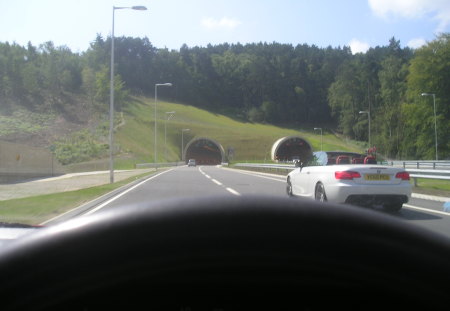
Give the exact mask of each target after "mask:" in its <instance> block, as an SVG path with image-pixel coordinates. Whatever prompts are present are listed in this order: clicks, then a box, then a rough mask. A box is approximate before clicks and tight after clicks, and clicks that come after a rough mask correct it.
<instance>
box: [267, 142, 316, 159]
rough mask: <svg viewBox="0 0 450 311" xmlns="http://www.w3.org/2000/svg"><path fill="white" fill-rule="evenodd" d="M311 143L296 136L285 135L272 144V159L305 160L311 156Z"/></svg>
mask: <svg viewBox="0 0 450 311" xmlns="http://www.w3.org/2000/svg"><path fill="white" fill-rule="evenodd" d="M312 152H313V150H312V147H311V144H310V143H309V142H308V141H307V140H306V139H304V138H301V137H298V136H287V137H283V138H280V139H278V140H277V141H276V142H275V143H274V144H273V146H272V152H271V156H272V160H273V161H277V162H286V161H293V160H296V159H298V160H300V161H302V162H306V161H307V160H309V159H310V158H311V157H312Z"/></svg>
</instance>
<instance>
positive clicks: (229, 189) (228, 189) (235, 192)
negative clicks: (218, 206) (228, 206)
mask: <svg viewBox="0 0 450 311" xmlns="http://www.w3.org/2000/svg"><path fill="white" fill-rule="evenodd" d="M225 189H227V191H228V192H230V193H232V194H234V195H236V196H240V195H241V194H240V193H239V192H237V191H236V190H234V189H231V188H225Z"/></svg>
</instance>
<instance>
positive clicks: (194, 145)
mask: <svg viewBox="0 0 450 311" xmlns="http://www.w3.org/2000/svg"><path fill="white" fill-rule="evenodd" d="M183 156H184V160H185V163H187V162H188V161H189V159H195V161H196V163H197V164H198V165H217V164H221V163H222V162H225V151H224V149H223V147H222V145H220V144H219V143H218V142H216V141H215V140H212V139H210V138H206V137H201V138H195V139H193V140H191V141H190V142H189V143H188V144H187V145H186V148H185V149H184V150H183Z"/></svg>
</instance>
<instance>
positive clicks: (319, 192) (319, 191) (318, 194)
mask: <svg viewBox="0 0 450 311" xmlns="http://www.w3.org/2000/svg"><path fill="white" fill-rule="evenodd" d="M314 197H315V199H316V200H317V201H320V202H326V201H327V195H326V193H325V187H324V186H323V184H322V183H318V184H317V185H316V191H315V195H314Z"/></svg>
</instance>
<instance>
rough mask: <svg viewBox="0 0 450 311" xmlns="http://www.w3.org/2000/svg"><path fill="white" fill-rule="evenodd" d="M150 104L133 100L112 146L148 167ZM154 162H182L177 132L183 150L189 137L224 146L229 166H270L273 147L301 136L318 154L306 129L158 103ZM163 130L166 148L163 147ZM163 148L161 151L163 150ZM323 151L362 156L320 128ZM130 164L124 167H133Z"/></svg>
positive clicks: (316, 138)
mask: <svg viewBox="0 0 450 311" xmlns="http://www.w3.org/2000/svg"><path fill="white" fill-rule="evenodd" d="M154 104H155V103H154V100H153V99H150V98H144V97H140V98H136V100H135V101H134V102H133V103H131V104H130V105H129V106H128V107H127V108H126V109H125V113H124V115H125V125H124V126H122V127H121V128H119V130H118V131H117V133H116V134H115V135H116V140H117V143H118V144H119V145H120V148H121V150H122V151H125V152H127V153H129V154H130V155H132V157H133V158H135V162H138V161H144V162H153V161H155V159H154V145H155V133H154V127H155V123H154V117H155V115H154ZM156 107H157V159H156V162H173V161H179V159H180V157H181V130H182V129H190V131H187V132H185V133H184V146H186V145H187V143H189V141H190V140H192V139H194V138H200V137H204V138H209V139H212V140H214V141H216V142H218V143H219V144H221V145H222V146H223V148H224V149H225V152H227V150H228V149H229V148H232V149H233V150H234V158H233V159H232V160H233V161H234V162H237V161H255V162H261V161H270V157H271V156H270V152H271V148H272V145H273V144H274V143H275V142H276V141H277V140H278V139H279V138H282V137H286V136H300V137H302V138H303V139H306V140H307V141H308V142H309V143H310V144H311V146H312V148H313V149H314V151H319V150H321V137H320V133H319V132H317V131H314V130H313V128H311V129H301V128H299V129H292V128H288V127H280V126H273V125H269V124H260V123H251V122H241V121H239V120H236V119H232V118H230V117H227V116H224V115H220V114H216V113H212V112H208V111H206V110H202V109H199V108H196V107H193V106H188V105H182V104H176V103H168V102H164V101H158V102H157V106H156ZM168 111H175V114H174V116H173V118H172V119H171V120H170V121H166V119H165V118H166V116H167V114H166V112H168ZM166 122H167V123H166ZM165 125H166V131H167V139H166V141H167V144H165V138H164V132H165ZM165 146H166V148H167V149H166V148H165ZM323 149H324V150H341V151H353V152H362V151H363V149H362V148H361V147H360V146H358V145H356V144H353V143H349V142H345V141H343V140H342V139H340V138H337V137H336V136H335V135H334V134H332V133H330V132H327V131H326V130H325V129H324V133H323ZM132 162H133V160H129V161H128V163H129V164H130V163H132Z"/></svg>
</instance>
